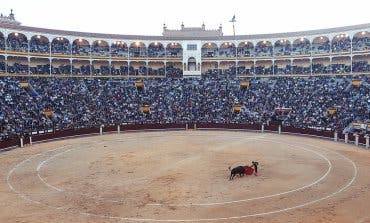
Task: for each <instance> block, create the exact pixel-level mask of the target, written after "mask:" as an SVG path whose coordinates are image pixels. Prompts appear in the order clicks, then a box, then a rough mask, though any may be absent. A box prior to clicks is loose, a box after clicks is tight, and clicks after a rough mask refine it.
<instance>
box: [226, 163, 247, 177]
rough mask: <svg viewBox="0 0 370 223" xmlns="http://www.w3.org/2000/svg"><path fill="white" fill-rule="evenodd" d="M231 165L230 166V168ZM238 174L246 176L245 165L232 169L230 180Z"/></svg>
mask: <svg viewBox="0 0 370 223" xmlns="http://www.w3.org/2000/svg"><path fill="white" fill-rule="evenodd" d="M230 168H231V167H229V169H230ZM236 174H239V176H240V177H242V176H244V174H245V169H244V167H243V166H237V167H235V168H233V169H232V170H231V174H230V180H232V179H233V178H234V177H235V175H236Z"/></svg>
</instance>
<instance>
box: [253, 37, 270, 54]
mask: <svg viewBox="0 0 370 223" xmlns="http://www.w3.org/2000/svg"><path fill="white" fill-rule="evenodd" d="M272 49H273V47H272V44H271V42H269V41H260V42H258V43H257V45H256V48H255V51H256V56H259V57H265V56H272V53H273V52H272Z"/></svg>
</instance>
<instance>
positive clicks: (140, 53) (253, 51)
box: [0, 33, 370, 57]
mask: <svg viewBox="0 0 370 223" xmlns="http://www.w3.org/2000/svg"><path fill="white" fill-rule="evenodd" d="M321 38H323V37H320V38H318V39H317V38H316V40H315V41H314V42H313V43H312V44H310V42H309V41H308V40H306V39H299V40H296V41H295V42H294V43H293V44H292V43H290V42H286V40H278V41H276V42H275V43H273V44H271V43H270V42H268V41H263V42H259V43H258V44H257V45H256V46H253V45H245V46H240V47H237V49H236V48H235V46H234V45H232V44H230V45H227V46H226V47H225V46H222V47H217V46H215V47H212V48H209V47H206V48H203V49H202V56H203V57H235V55H236V52H238V57H250V56H272V55H275V56H284V55H302V54H322V53H325V54H327V53H330V52H333V53H340V52H348V51H350V50H351V47H352V50H354V51H362V50H368V49H370V37H369V36H368V35H365V34H363V35H361V34H360V35H358V36H355V37H353V39H352V44H351V40H350V38H349V37H348V36H346V35H339V36H336V37H334V39H333V40H331V41H330V40H329V39H327V38H326V37H325V38H323V39H321ZM90 44H91V45H90ZM156 44H157V45H156ZM5 45H6V46H7V49H9V50H14V51H20V52H27V51H28V50H29V51H30V52H35V53H49V51H51V53H56V54H66V55H69V54H73V55H82V56H88V55H92V56H112V57H117V56H119V57H127V56H128V55H129V56H130V57H164V56H167V57H181V56H182V48H181V47H180V48H178V47H167V48H166V49H165V48H164V46H163V45H162V44H159V43H154V44H151V45H150V46H141V45H135V44H133V45H132V46H131V47H128V46H127V45H126V44H125V43H123V42H120V41H117V42H114V43H112V45H111V46H109V45H107V43H106V42H105V41H95V42H93V43H89V42H87V41H85V40H81V39H78V40H75V41H74V42H73V43H70V42H69V40H67V39H66V38H63V37H58V38H55V39H53V40H52V41H51V43H50V42H49V40H48V39H46V38H45V37H41V36H33V37H32V38H31V39H30V40H28V39H27V37H26V36H25V35H23V34H20V33H12V34H11V35H9V36H8V38H4V37H3V36H2V35H1V33H0V50H1V49H5ZM50 48H51V49H50Z"/></svg>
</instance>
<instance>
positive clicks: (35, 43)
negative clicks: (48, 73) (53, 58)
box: [30, 35, 50, 53]
mask: <svg viewBox="0 0 370 223" xmlns="http://www.w3.org/2000/svg"><path fill="white" fill-rule="evenodd" d="M49 47H50V44H49V39H48V38H46V37H45V36H41V35H37V36H32V38H31V40H30V52H32V53H49Z"/></svg>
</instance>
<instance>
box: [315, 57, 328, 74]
mask: <svg viewBox="0 0 370 223" xmlns="http://www.w3.org/2000/svg"><path fill="white" fill-rule="evenodd" d="M312 73H313V74H329V73H331V66H330V59H329V58H327V57H325V58H315V59H312Z"/></svg>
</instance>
